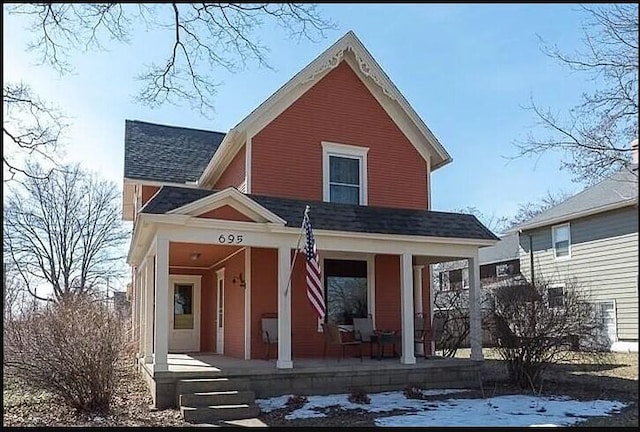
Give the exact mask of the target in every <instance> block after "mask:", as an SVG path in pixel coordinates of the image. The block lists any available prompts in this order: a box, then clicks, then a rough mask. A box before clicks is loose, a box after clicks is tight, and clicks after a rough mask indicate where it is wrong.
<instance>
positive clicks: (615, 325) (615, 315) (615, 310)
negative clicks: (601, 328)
mask: <svg viewBox="0 0 640 432" xmlns="http://www.w3.org/2000/svg"><path fill="white" fill-rule="evenodd" d="M563 293H564V291H563ZM593 303H612V304H613V328H614V330H615V336H614V338H613V340H612V341H611V345H612V348H613V345H614V344H615V343H617V342H618V305H617V303H616V300H615V299H606V300H594V301H593ZM605 331H607V335H608V329H605ZM612 351H613V349H612Z"/></svg>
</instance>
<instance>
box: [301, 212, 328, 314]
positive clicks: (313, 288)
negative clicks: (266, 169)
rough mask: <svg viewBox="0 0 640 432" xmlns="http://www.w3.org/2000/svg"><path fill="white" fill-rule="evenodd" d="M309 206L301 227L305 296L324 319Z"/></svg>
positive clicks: (318, 268)
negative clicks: (304, 238)
mask: <svg viewBox="0 0 640 432" xmlns="http://www.w3.org/2000/svg"><path fill="white" fill-rule="evenodd" d="M308 213H309V208H308V207H307V210H306V211H305V212H304V219H303V221H302V229H303V230H304V234H305V236H306V244H305V247H304V254H305V256H306V261H307V265H306V273H307V297H308V298H309V301H310V302H311V305H312V306H313V308H314V309H315V311H316V313H317V314H318V317H319V318H320V319H321V320H324V315H325V305H324V295H323V289H322V283H321V282H320V261H319V260H318V251H317V250H316V239H315V237H314V236H313V229H312V228H311V221H310V220H309V215H308Z"/></svg>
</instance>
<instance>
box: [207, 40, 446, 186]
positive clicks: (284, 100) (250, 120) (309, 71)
mask: <svg viewBox="0 0 640 432" xmlns="http://www.w3.org/2000/svg"><path fill="white" fill-rule="evenodd" d="M347 53H350V54H352V56H347V55H346V54H347ZM348 57H353V58H354V59H355V61H354V62H351V61H347V63H348V64H349V66H350V67H352V68H353V69H354V70H356V73H357V74H358V75H359V76H360V78H361V79H363V78H370V80H367V79H363V82H365V84H367V87H368V88H369V90H370V91H371V87H370V84H369V83H368V82H367V81H371V82H372V83H373V84H374V85H375V87H377V88H379V89H380V92H381V93H382V95H384V98H382V99H381V98H380V97H378V96H377V95H375V94H374V96H375V97H376V99H377V100H378V101H379V102H380V103H381V104H382V106H383V108H384V109H385V111H387V113H388V114H389V115H390V116H391V118H392V119H393V121H394V122H396V123H398V124H399V126H400V128H401V130H402V131H403V133H405V135H407V137H408V138H409V140H410V141H411V143H412V144H413V145H414V147H415V148H416V150H417V151H418V153H420V155H421V156H422V157H423V158H424V159H425V160H427V161H428V163H429V164H430V167H431V170H432V171H433V170H434V169H437V168H439V167H441V166H443V165H446V164H447V163H449V162H451V160H452V159H451V156H450V155H449V154H448V153H447V151H446V150H445V149H444V147H443V146H442V144H440V142H439V141H438V139H437V138H436V137H435V136H434V135H433V133H432V132H431V131H430V130H429V128H428V127H427V126H426V124H425V123H424V122H423V121H422V119H420V117H419V116H418V114H417V113H416V112H415V110H414V109H413V108H412V107H411V105H410V104H409V102H408V101H407V100H406V99H405V98H404V96H402V94H401V93H400V91H399V90H398V89H397V87H396V86H395V85H394V84H393V82H391V80H390V79H389V77H388V76H387V74H386V73H385V72H384V71H383V70H382V68H381V67H380V65H379V64H378V63H377V62H376V61H375V59H374V58H373V57H372V56H371V54H370V53H369V51H367V49H366V48H365V47H364V45H363V44H362V42H360V40H359V39H358V38H357V37H356V35H355V34H354V33H353V32H352V31H349V32H348V33H347V34H346V35H344V36H343V37H342V38H340V39H339V40H338V41H337V42H336V43H334V44H333V45H332V46H331V47H329V48H328V49H327V50H326V51H324V52H323V53H322V54H321V55H320V56H318V57H317V58H316V59H315V60H313V61H312V62H311V63H310V64H309V65H308V66H306V67H305V68H304V69H302V70H301V71H300V72H298V73H297V74H296V75H295V76H294V77H293V78H291V79H290V80H289V81H288V82H287V83H286V84H284V85H283V86H282V87H280V88H279V89H278V90H277V91H276V92H275V93H274V94H272V95H271V96H270V97H269V98H268V99H267V100H265V101H264V102H263V103H262V104H260V105H259V106H258V107H257V108H256V109H255V110H253V111H252V112H251V113H250V114H249V115H248V116H247V117H245V118H244V119H243V120H242V121H241V122H240V123H238V124H237V125H236V126H235V127H233V128H232V129H231V130H230V131H229V133H228V134H226V135H225V138H224V140H223V141H222V143H221V144H220V146H219V147H218V151H216V153H215V154H214V155H213V158H211V160H210V161H209V164H208V165H207V167H206V168H205V170H204V171H203V173H202V175H201V176H200V179H199V182H198V183H199V185H200V186H204V187H206V186H207V185H212V184H214V183H215V182H216V181H217V179H218V178H219V176H220V175H221V174H222V172H223V171H224V168H225V167H226V165H228V163H229V161H230V160H231V159H232V155H235V152H236V151H237V150H238V148H237V146H239V145H241V144H242V143H243V142H244V141H245V140H248V139H250V138H251V137H252V136H254V135H255V134H257V133H258V132H259V131H260V130H262V128H264V127H265V126H266V125H267V124H269V123H270V122H271V121H272V120H273V119H274V118H276V117H277V116H278V115H280V114H281V113H282V112H283V111H284V110H285V109H286V108H288V107H289V106H290V105H291V104H293V103H294V102H295V101H296V100H297V99H298V98H299V97H300V96H302V95H303V94H304V93H305V92H306V91H307V90H309V88H311V86H312V85H313V84H314V83H315V82H317V81H318V80H320V79H322V77H324V76H325V75H326V74H328V73H329V72H330V71H331V70H332V69H334V68H336V67H337V66H338V65H339V64H340V63H341V62H342V61H343V60H347V59H348ZM353 63H355V65H354V64H353ZM354 66H356V67H354ZM358 72H359V73H358ZM400 116H402V117H404V118H405V119H406V120H405V121H401V119H400ZM400 123H407V124H410V125H411V126H410V128H411V129H412V131H410V130H409V126H407V125H406V124H405V125H400ZM413 131H415V132H413Z"/></svg>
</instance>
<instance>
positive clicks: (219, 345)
mask: <svg viewBox="0 0 640 432" xmlns="http://www.w3.org/2000/svg"><path fill="white" fill-rule="evenodd" d="M221 281H222V302H221V301H220V282H221ZM226 291H227V283H226V282H225V280H224V267H223V268H221V269H220V270H218V271H216V317H215V324H216V354H224V309H225V308H224V299H225V298H226V296H227V294H226ZM220 309H222V314H220ZM220 315H222V326H221V327H222V330H221V331H220V332H219V331H218V320H219V319H220Z"/></svg>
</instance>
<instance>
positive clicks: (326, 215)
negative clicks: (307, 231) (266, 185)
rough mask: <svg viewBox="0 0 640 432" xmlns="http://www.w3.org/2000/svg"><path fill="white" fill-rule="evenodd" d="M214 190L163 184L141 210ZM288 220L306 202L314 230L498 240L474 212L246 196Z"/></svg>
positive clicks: (293, 222) (298, 221)
mask: <svg viewBox="0 0 640 432" xmlns="http://www.w3.org/2000/svg"><path fill="white" fill-rule="evenodd" d="M215 192H216V191H215V190H208V189H197V188H184V187H176V186H163V187H162V188H161V189H160V190H159V191H158V193H157V194H156V195H155V196H154V197H153V198H152V199H151V200H150V201H149V202H147V203H146V205H145V206H144V207H143V208H142V210H141V211H142V212H143V213H154V214H162V213H166V212H168V211H171V210H174V209H176V208H179V207H182V206H184V205H186V204H189V203H191V202H194V201H197V200H199V199H201V198H204V197H206V196H208V195H211V194H213V193H215ZM247 196H248V197H249V198H251V199H252V200H254V201H255V202H257V203H258V204H260V205H261V206H263V207H264V208H266V209H268V210H270V211H271V212H273V213H275V214H276V215H278V216H279V217H281V218H282V219H284V220H285V221H286V222H287V226H295V227H299V226H301V225H302V217H303V214H304V209H305V206H306V205H309V206H310V207H311V210H310V213H309V216H310V219H311V223H312V225H313V228H314V229H323V230H336V231H351V232H363V233H379V234H399V235H420V236H431V237H455V238H473V239H487V240H497V239H498V237H496V236H495V235H494V234H493V233H492V232H491V231H489V229H487V228H486V227H485V226H484V225H482V223H480V221H479V220H478V219H477V218H476V217H475V216H473V215H468V214H461V213H445V212H436V211H427V210H410V209H397V208H387V207H373V206H360V205H353V204H337V203H328V202H322V201H307V200H299V199H291V198H277V197H269V196H260V195H250V194H249V195H247Z"/></svg>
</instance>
